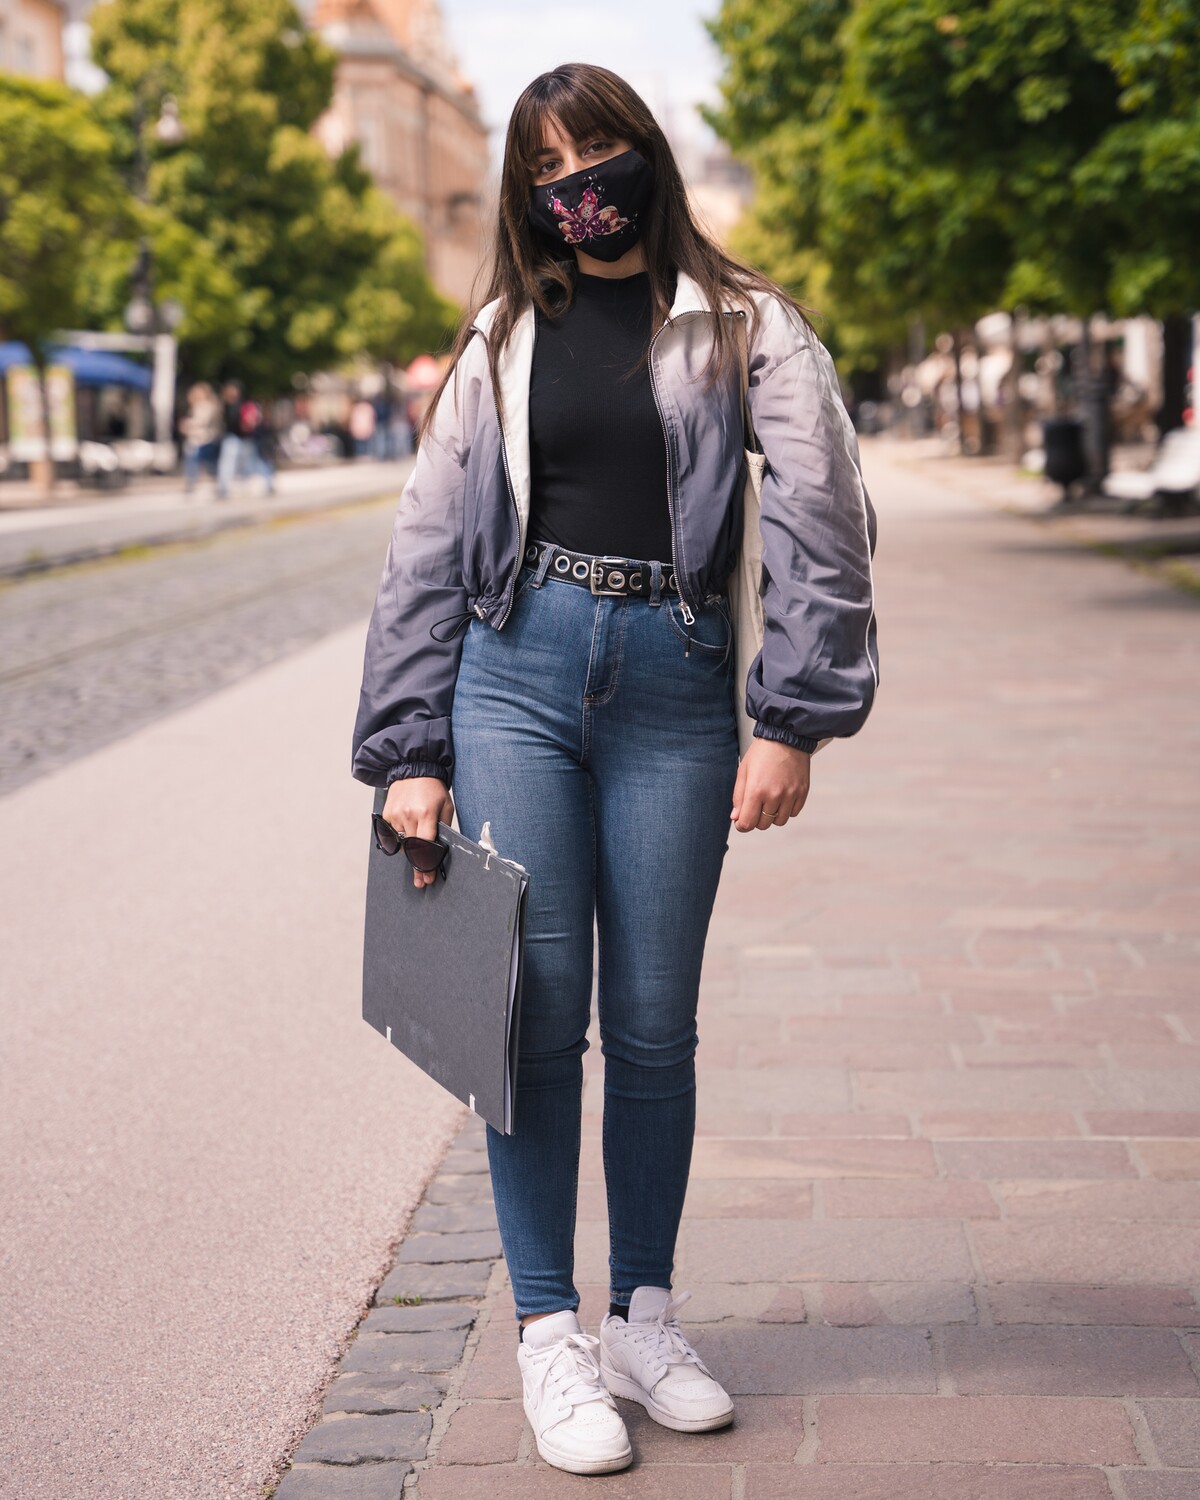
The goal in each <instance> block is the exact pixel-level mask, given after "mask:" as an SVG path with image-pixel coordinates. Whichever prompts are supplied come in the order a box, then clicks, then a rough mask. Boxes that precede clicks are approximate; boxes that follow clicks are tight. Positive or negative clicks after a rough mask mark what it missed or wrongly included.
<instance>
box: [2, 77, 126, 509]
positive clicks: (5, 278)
mask: <svg viewBox="0 0 1200 1500" xmlns="http://www.w3.org/2000/svg"><path fill="white" fill-rule="evenodd" d="M111 153H112V142H111V140H110V138H109V136H108V133H107V131H105V130H104V128H103V127H102V126H101V125H100V124H99V122H98V121H97V120H96V118H95V116H94V114H93V112H92V110H91V108H90V107H89V104H88V102H87V100H85V99H84V98H83V97H82V96H81V95H79V94H76V93H75V92H73V91H72V90H70V89H67V88H64V87H63V86H62V85H60V84H54V83H34V82H31V81H29V80H27V79H21V78H13V77H10V76H8V75H5V74H0V331H2V332H3V334H4V335H5V336H6V337H8V338H12V339H17V340H20V341H21V342H22V343H24V344H27V345H28V346H29V349H30V352H31V354H32V356H33V360H34V364H35V366H36V368H37V372H38V381H39V384H40V386H41V392H42V421H43V430H44V431H45V432H47V433H49V431H50V417H49V410H48V403H47V400H46V380H45V376H46V361H47V354H48V350H49V344H50V340H51V337H52V335H53V334H54V332H55V331H56V330H58V329H61V328H69V327H71V326H73V325H74V324H76V323H77V322H78V321H79V312H80V306H81V297H82V284H81V280H80V275H79V268H80V265H81V263H82V262H83V261H85V260H86V259H87V258H88V256H89V255H90V254H92V253H93V252H94V251H95V250H96V249H97V248H98V247H99V246H100V245H101V244H103V243H105V242H106V241H109V240H111V238H112V237H113V236H116V237H118V238H119V237H120V236H121V235H122V234H123V233H127V232H128V224H129V215H128V204H127V203H126V201H125V194H124V193H123V191H122V188H121V184H120V181H119V180H118V179H117V178H116V176H115V174H114V173H113V171H112V167H111ZM40 474H41V477H42V480H43V483H44V484H49V483H50V482H51V480H52V477H53V466H52V465H50V464H49V462H47V463H45V464H44V465H42V466H40Z"/></svg>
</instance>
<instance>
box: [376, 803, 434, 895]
mask: <svg viewBox="0 0 1200 1500" xmlns="http://www.w3.org/2000/svg"><path fill="white" fill-rule="evenodd" d="M371 827H372V828H373V829H374V830H375V847H376V849H378V850H379V852H380V853H381V854H387V855H389V856H390V855H393V854H399V853H400V851H401V849H403V850H404V857H405V858H406V859H407V860H408V862H409V864H410V865H412V867H413V869H414V870H422V871H424V872H426V873H428V872H429V871H430V870H436V871H437V872H438V874H439V875H440V876H441V877H442V879H443V880H445V878H446V856H447V855H448V854H449V853H450V847H449V845H448V844H440V843H438V841H437V839H418V838H414V837H413V836H412V835H411V834H409V835H408V836H407V837H403V836H401V835H400V834H398V833H397V832H396V830H395V829H394V828H393V827H392V825H391V824H390V823H388V822H386V821H385V819H384V817H383V814H382V813H372V814H371Z"/></svg>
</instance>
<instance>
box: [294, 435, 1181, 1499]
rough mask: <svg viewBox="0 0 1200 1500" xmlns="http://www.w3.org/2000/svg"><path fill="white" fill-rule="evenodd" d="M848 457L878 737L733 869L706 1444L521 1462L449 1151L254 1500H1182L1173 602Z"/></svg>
mask: <svg viewBox="0 0 1200 1500" xmlns="http://www.w3.org/2000/svg"><path fill="white" fill-rule="evenodd" d="M866 461H867V467H868V478H869V481H870V483H871V487H872V494H873V496H874V497H875V498H876V501H877V504H878V508H879V513H880V537H881V542H880V548H879V553H878V556H877V559H876V564H877V582H878V596H879V599H878V603H879V611H878V612H879V618H880V650H881V654H882V676H883V685H882V687H881V690H880V695H879V700H878V704H877V707H876V710H875V712H874V714H873V716H872V718H871V720H870V722H869V723H868V725H867V728H866V729H865V731H864V732H863V733H862V734H861V735H860V736H858V737H856V738H855V739H853V740H850V741H846V742H842V743H838V744H835V745H832V746H830V747H829V748H828V749H827V750H825V751H822V752H821V753H820V754H819V755H818V756H817V757H816V758H815V760H814V764H813V791H812V794H811V797H810V801H809V805H808V807H807V808H806V809H805V811H804V813H803V814H802V816H801V817H800V818H798V819H796V820H794V821H793V822H792V823H791V824H790V825H789V826H788V827H787V828H786V829H783V830H771V831H770V832H768V833H767V834H765V835H764V834H761V833H754V834H745V835H739V834H733V835H731V846H730V852H729V856H728V863H727V866H726V871H725V876H724V880H723V882H722V887H721V892H720V895H719V898H718V903H717V910H716V913H715V916H714V921H713V927H712V931H711V935H710V941H709V946H708V951H707V954H706V963H705V971H704V979H703V990H702V999H701V1019H700V1051H699V1055H698V1062H699V1065H700V1086H699V1087H700V1093H699V1125H698V1135H697V1140H696V1146H695V1152H694V1157H693V1166H692V1178H691V1185H690V1190H689V1195H688V1201H687V1207H686V1210H685V1220H684V1225H683V1230H682V1234H681V1238H680V1243H679V1250H678V1257H677V1267H676V1277H675V1285H676V1288H677V1289H685V1288H686V1289H688V1290H690V1291H691V1292H692V1294H693V1297H692V1300H691V1302H690V1303H689V1304H688V1306H687V1307H686V1309H685V1310H684V1315H683V1322H684V1324H685V1326H687V1327H689V1328H690V1329H691V1331H692V1334H693V1337H694V1341H695V1343H696V1345H697V1347H698V1348H699V1350H700V1351H701V1353H702V1354H703V1356H704V1357H705V1359H706V1360H708V1361H709V1362H710V1364H711V1366H712V1368H713V1370H714V1372H715V1373H716V1374H717V1375H718V1376H719V1377H721V1378H722V1379H723V1380H724V1381H725V1383H726V1384H727V1385H728V1386H729V1387H730V1389H731V1390H732V1391H733V1392H734V1393H735V1398H736V1405H737V1421H736V1423H735V1425H734V1426H733V1427H732V1428H731V1429H729V1430H727V1431H725V1432H722V1433H714V1434H707V1435H684V1434H677V1433H670V1432H667V1431H666V1430H664V1429H661V1428H658V1427H656V1426H655V1425H654V1424H653V1423H651V1422H650V1421H649V1420H648V1419H646V1418H645V1417H644V1415H643V1414H642V1413H641V1412H640V1409H639V1408H632V1407H630V1406H629V1405H628V1404H627V1403H622V1409H623V1412H624V1414H625V1415H626V1418H627V1421H628V1422H629V1424H630V1427H631V1432H632V1437H633V1443H634V1451H635V1462H634V1466H633V1467H632V1468H631V1469H629V1470H627V1471H626V1472H625V1473H623V1474H620V1475H615V1476H607V1477H605V1478H604V1479H602V1480H595V1479H585V1478H577V1477H574V1476H568V1475H564V1474H562V1473H560V1472H559V1471H557V1470H552V1469H549V1468H548V1467H547V1466H546V1465H544V1464H543V1463H542V1462H541V1460H540V1459H539V1458H538V1457H537V1455H536V1451H535V1449H534V1448H533V1444H532V1436H531V1434H530V1432H529V1430H528V1427H527V1425H526V1423H525V1422H524V1419H523V1414H522V1410H521V1405H520V1399H519V1382H518V1378H517V1367H516V1334H515V1318H514V1309H513V1305H512V1300H511V1294H510V1291H509V1287H508V1282H507V1278H506V1275H505V1272H504V1267H503V1261H502V1260H500V1259H497V1256H498V1252H499V1246H498V1243H497V1238H496V1233H495V1228H494V1218H493V1215H492V1210H491V1204H490V1198H489V1192H488V1179H487V1173H486V1161H485V1157H484V1154H483V1153H482V1152H481V1150H480V1147H481V1145H482V1137H481V1135H480V1130H479V1123H478V1121H475V1120H471V1121H469V1122H468V1125H467V1127H466V1129H465V1131H464V1133H463V1135H462V1136H461V1137H460V1142H459V1144H458V1146H456V1148H455V1149H454V1150H453V1151H452V1152H451V1154H450V1156H449V1157H448V1158H447V1159H446V1162H445V1163H444V1164H443V1167H442V1170H441V1172H440V1173H439V1174H438V1176H437V1177H436V1178H435V1179H434V1181H433V1183H432V1184H431V1186H430V1188H429V1189H428V1191H427V1193H426V1197H425V1202H424V1204H423V1206H422V1207H421V1208H420V1210H419V1211H418V1213H417V1216H416V1219H415V1221H414V1224H413V1226H412V1228H413V1232H412V1233H411V1234H410V1236H409V1238H408V1239H407V1240H406V1241H405V1243H404V1244H403V1246H402V1247H401V1250H400V1253H399V1258H398V1260H397V1262H396V1264H395V1266H394V1268H393V1269H392V1271H391V1272H390V1274H389V1275H388V1277H387V1279H386V1280H385V1281H384V1283H383V1285H382V1286H381V1287H380V1288H379V1291H378V1293H377V1294H376V1297H375V1304H374V1307H373V1310H372V1311H371V1312H370V1314H369V1315H368V1317H367V1318H366V1320H365V1322H364V1323H363V1324H362V1326H361V1328H360V1330H359V1332H358V1335H357V1337H356V1339H355V1341H354V1344H353V1346H352V1349H351V1353H350V1355H349V1356H348V1357H347V1359H346V1361H345V1362H344V1363H343V1365H342V1367H341V1371H340V1373H339V1374H338V1375H337V1377H336V1379H335V1380H334V1381H333V1383H332V1385H331V1387H330V1389H329V1392H328V1396H327V1399H326V1401H325V1416H324V1418H323V1420H322V1421H321V1422H320V1423H319V1424H318V1425H317V1426H315V1427H314V1428H312V1429H311V1431H310V1432H309V1434H308V1435H307V1436H306V1437H305V1438H304V1440H303V1442H302V1444H301V1445H300V1446H299V1448H298V1449H297V1450H296V1452H295V1454H294V1463H293V1465H292V1467H291V1468H290V1469H289V1470H288V1472H287V1473H286V1474H284V1476H283V1479H282V1482H281V1484H280V1485H279V1488H278V1490H277V1491H276V1500H314V1497H320V1500H352V1497H353V1500H398V1497H399V1496H400V1495H401V1494H402V1493H403V1494H404V1495H405V1496H406V1497H407V1500H415V1497H417V1500H476V1497H480V1500H483V1497H486V1500H518V1497H519V1500H538V1497H543V1496H544V1497H547V1500H549V1497H555V1500H557V1497H560V1496H564V1495H573V1494H576V1493H578V1494H583V1493H584V1491H585V1490H587V1491H588V1492H589V1493H591V1492H598V1491H599V1490H600V1489H602V1490H603V1492H604V1494H605V1495H607V1496H613V1497H624V1496H629V1497H634V1496H638V1497H640V1496H646V1497H650V1496H661V1497H679V1500H906V1497H914V1500H917V1497H919V1500H1195V1496H1196V1495H1197V1494H1200V1380H1198V1376H1200V1311H1198V1301H1197V1298H1198V1294H1200V1072H1198V1071H1197V1061H1198V1060H1200V993H1198V988H1200V987H1198V984H1197V946H1198V938H1200V848H1198V839H1197V835H1198V833H1200V807H1198V804H1197V798H1196V766H1197V762H1198V759H1200V732H1198V730H1200V725H1198V717H1200V716H1198V711H1197V700H1196V695H1195V683H1196V680H1197V666H1198V661H1197V655H1198V653H1197V644H1198V624H1200V616H1198V614H1197V607H1196V602H1195V600H1194V598H1193V597H1191V596H1190V595H1188V594H1186V593H1181V592H1175V591H1172V590H1171V589H1169V588H1167V587H1166V586H1164V585H1163V584H1162V583H1161V582H1159V581H1156V580H1153V579H1149V578H1147V577H1145V576H1144V575H1142V574H1139V573H1137V572H1134V571H1132V570H1128V569H1126V568H1124V567H1123V566H1121V565H1119V564H1118V563H1115V562H1112V561H1110V560H1104V559H1100V558H1097V557H1095V556H1092V555H1083V554H1080V553H1078V552H1076V551H1073V550H1064V549H1063V548H1062V546H1061V545H1059V544H1058V543H1056V542H1055V541H1054V540H1053V539H1049V538H1047V537H1046V536H1045V535H1044V534H1042V533H1041V532H1039V530H1038V529H1037V528H1036V527H1035V526H1034V525H1032V524H1031V523H1030V522H1029V521H1028V520H1025V519H1022V518H1019V517H1016V516H1013V515H1006V514H1003V513H1001V512H999V511H997V510H995V509H990V508H988V507H986V506H981V504H980V503H979V502H978V501H977V500H973V499H969V498H966V497H964V496H963V495H962V493H961V492H960V491H956V490H955V489H954V488H953V487H952V486H950V485H947V484H946V483H945V482H944V481H943V480H941V479H939V478H937V477H936V476H934V475H932V474H931V473H928V472H925V471H923V470H920V469H914V468H913V467H911V466H908V465H898V464H896V463H895V462H894V461H892V460H890V459H889V458H888V456H887V454H886V452H883V451H881V450H877V449H869V450H868V451H867V458H866ZM591 1035H592V1047H591V1050H590V1051H589V1052H588V1054H587V1058H586V1062H587V1084H586V1092H585V1111H586V1116H585V1143H584V1153H583V1161H582V1170H581V1186H580V1196H579V1218H578V1236H577V1265H576V1277H577V1282H578V1285H579V1289H580V1293H581V1296H582V1308H581V1315H582V1317H583V1320H584V1325H585V1327H587V1328H589V1329H590V1330H591V1331H595V1328H596V1325H597V1323H598V1320H599V1318H600V1316H601V1315H602V1313H603V1311H604V1306H605V1302H606V1292H607V1288H606V1283H605V1276H606V1258H607V1243H606V1240H607V1232H606V1222H605V1199H604V1186H603V1180H602V1171H601V1163H600V1149H599V1127H600V1110H601V1105H602V1093H601V1091H602V1067H601V1058H600V1055H599V1047H598V1036H597V1033H596V1031H595V1030H594V1029H593V1031H592V1034H591ZM518 1128H519V1122H518Z"/></svg>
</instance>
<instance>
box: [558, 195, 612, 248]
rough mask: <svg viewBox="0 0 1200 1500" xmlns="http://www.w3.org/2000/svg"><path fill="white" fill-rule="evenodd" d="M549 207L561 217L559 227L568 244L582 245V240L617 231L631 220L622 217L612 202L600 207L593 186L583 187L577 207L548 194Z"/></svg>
mask: <svg viewBox="0 0 1200 1500" xmlns="http://www.w3.org/2000/svg"><path fill="white" fill-rule="evenodd" d="M550 207H551V209H552V211H553V212H554V213H555V214H556V215H557V216H558V218H559V219H560V220H561V222H560V224H559V226H558V227H559V229H560V230H561V231H562V234H563V238H564V239H565V240H566V242H567V244H568V245H582V244H583V242H584V241H585V240H593V239H598V238H599V237H600V236H601V235H605V234H616V233H617V231H618V230H619V229H624V228H625V226H626V225H627V224H629V223H630V222H631V221H630V220H629V219H623V218H622V217H621V215H620V214H619V213H618V212H617V210H616V208H615V206H614V205H613V204H611V203H609V204H607V205H606V206H605V207H604V208H601V207H600V199H599V198H598V197H597V196H596V192H595V189H594V188H590V187H589V188H584V190H583V196H582V197H581V198H580V200H579V207H578V208H568V206H567V205H566V204H565V203H564V202H563V201H562V199H561V198H556V197H555V196H554V194H553V193H551V195H550Z"/></svg>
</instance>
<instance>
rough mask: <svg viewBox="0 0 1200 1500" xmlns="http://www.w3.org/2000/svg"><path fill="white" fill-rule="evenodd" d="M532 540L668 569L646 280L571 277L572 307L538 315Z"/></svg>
mask: <svg viewBox="0 0 1200 1500" xmlns="http://www.w3.org/2000/svg"><path fill="white" fill-rule="evenodd" d="M535 325H536V339H535V342H534V347H533V371H532V376H531V379H530V386H529V447H530V465H531V474H532V485H533V489H532V496H531V500H530V515H529V535H530V537H531V538H533V539H534V540H540V541H547V542H555V543H557V545H558V546H560V547H568V548H570V549H571V551H573V552H599V553H611V554H615V555H617V556H621V557H631V558H639V559H644V560H647V561H653V560H655V559H657V560H658V561H659V562H663V563H668V564H669V563H672V562H673V556H672V545H673V544H672V539H671V519H670V512H669V510H668V507H667V447H666V437H665V434H664V432H663V426H662V419H661V418H660V417H659V414H658V408H657V406H656V405H655V401H654V392H653V389H652V387H651V384H650V371H649V369H648V368H646V369H642V370H639V371H638V373H637V374H636V375H635V376H633V377H632V378H628V379H625V378H623V377H624V376H625V374H626V371H628V370H629V369H630V368H632V367H633V366H634V365H635V364H636V363H637V361H638V360H639V359H640V358H641V355H642V353H643V352H644V350H645V348H646V345H647V343H648V342H649V339H650V331H651V306H650V278H649V276H648V275H647V273H646V272H645V271H639V272H637V273H636V274H635V275H633V276H622V277H619V278H618V277H609V276H591V275H587V274H586V273H585V272H582V271H577V272H576V276H575V294H574V297H573V299H572V302H571V305H570V307H568V308H567V309H566V310H565V311H564V312H562V313H561V314H559V316H558V317H556V318H547V317H545V316H544V315H543V314H542V313H541V312H540V311H538V312H537V313H536V316H535Z"/></svg>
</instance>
